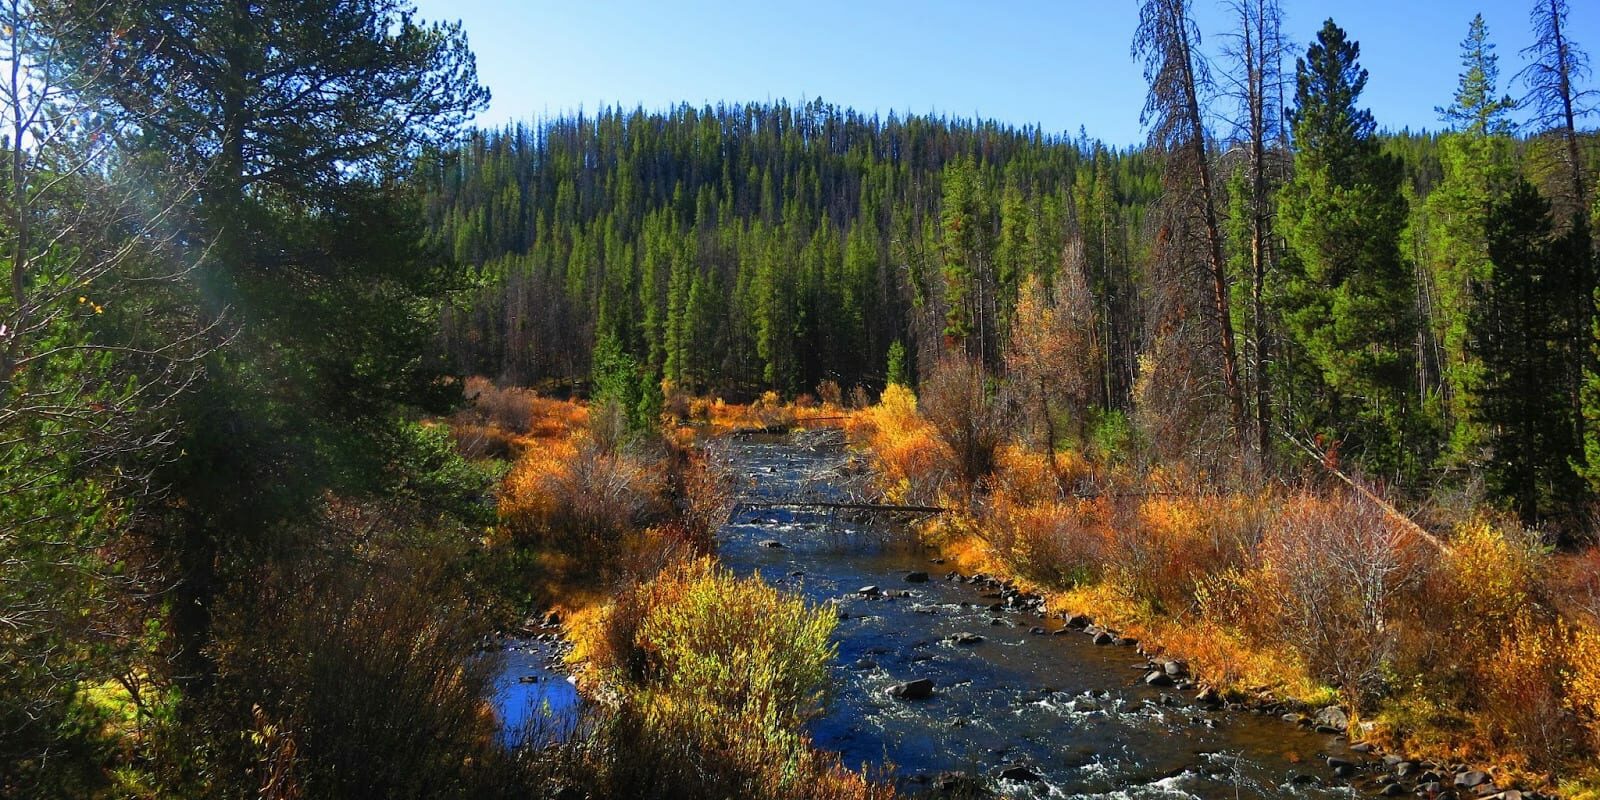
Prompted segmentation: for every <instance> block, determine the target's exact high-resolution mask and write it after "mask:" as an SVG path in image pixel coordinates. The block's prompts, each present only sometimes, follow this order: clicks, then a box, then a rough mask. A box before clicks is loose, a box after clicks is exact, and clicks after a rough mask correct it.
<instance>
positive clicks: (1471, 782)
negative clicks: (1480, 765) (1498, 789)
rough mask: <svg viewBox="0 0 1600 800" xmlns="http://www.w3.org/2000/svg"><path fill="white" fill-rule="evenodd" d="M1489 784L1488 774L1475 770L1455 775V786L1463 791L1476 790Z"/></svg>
mask: <svg viewBox="0 0 1600 800" xmlns="http://www.w3.org/2000/svg"><path fill="white" fill-rule="evenodd" d="M1488 782H1489V773H1487V772H1484V771H1482V770H1477V769H1469V770H1466V771H1465V772H1458V773H1456V779H1455V784H1456V785H1457V786H1459V787H1461V788H1463V789H1476V788H1478V787H1479V786H1482V785H1484V784H1485V783H1488Z"/></svg>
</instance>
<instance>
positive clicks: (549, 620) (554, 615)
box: [544, 611, 561, 628]
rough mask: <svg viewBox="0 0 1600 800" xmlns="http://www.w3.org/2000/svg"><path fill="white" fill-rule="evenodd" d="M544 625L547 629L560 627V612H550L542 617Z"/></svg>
mask: <svg viewBox="0 0 1600 800" xmlns="http://www.w3.org/2000/svg"><path fill="white" fill-rule="evenodd" d="M544 624H545V627H547V628H554V627H555V626H557V625H560V624H561V612H559V611H552V612H550V613H548V614H546V615H544Z"/></svg>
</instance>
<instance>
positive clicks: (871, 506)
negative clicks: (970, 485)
mask: <svg viewBox="0 0 1600 800" xmlns="http://www.w3.org/2000/svg"><path fill="white" fill-rule="evenodd" d="M733 507H734V508H735V509H741V508H826V509H833V510H838V511H888V512H904V513H908V514H945V513H948V512H949V511H950V509H948V508H941V507H939V506H898V505H889V504H885V503H807V502H790V501H784V502H754V501H752V502H743V501H741V502H736V503H734V504H733Z"/></svg>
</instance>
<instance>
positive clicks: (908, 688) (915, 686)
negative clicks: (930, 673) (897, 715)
mask: <svg viewBox="0 0 1600 800" xmlns="http://www.w3.org/2000/svg"><path fill="white" fill-rule="evenodd" d="M884 691H885V693H886V694H888V695H889V696H890V697H893V698H894V699H896V700H926V699H928V698H930V697H932V696H933V681H931V680H928V679H927V678H917V679H916V680H913V681H906V682H905V683H897V684H895V685H893V686H890V687H889V688H888V689H885V690H884Z"/></svg>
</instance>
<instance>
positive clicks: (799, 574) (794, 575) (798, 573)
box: [789, 569, 806, 578]
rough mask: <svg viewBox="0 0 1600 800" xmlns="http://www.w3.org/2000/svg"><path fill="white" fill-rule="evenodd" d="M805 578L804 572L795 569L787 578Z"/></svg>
mask: <svg viewBox="0 0 1600 800" xmlns="http://www.w3.org/2000/svg"><path fill="white" fill-rule="evenodd" d="M805 576H806V573H805V570H799V569H797V570H795V571H794V572H791V573H789V577H791V578H804V577H805Z"/></svg>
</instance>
